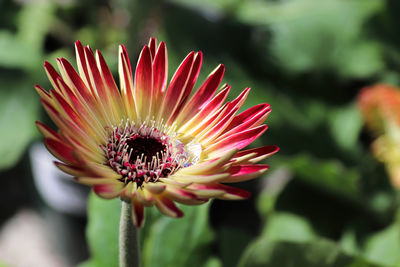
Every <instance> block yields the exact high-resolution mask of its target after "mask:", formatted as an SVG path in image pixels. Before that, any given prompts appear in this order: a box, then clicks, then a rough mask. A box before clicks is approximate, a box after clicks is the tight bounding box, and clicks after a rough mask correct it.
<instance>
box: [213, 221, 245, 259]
mask: <svg viewBox="0 0 400 267" xmlns="http://www.w3.org/2000/svg"><path fill="white" fill-rule="evenodd" d="M217 234H218V235H217V237H218V238H217V240H218V244H219V250H220V255H221V260H222V262H223V266H235V265H236V263H237V262H238V261H239V259H240V255H241V254H242V253H243V251H244V250H245V248H246V245H247V244H248V243H249V242H250V241H251V239H252V235H251V234H250V233H249V231H248V230H245V229H241V228H238V227H232V226H228V225H227V226H223V227H221V228H220V230H219V231H218V233H217Z"/></svg>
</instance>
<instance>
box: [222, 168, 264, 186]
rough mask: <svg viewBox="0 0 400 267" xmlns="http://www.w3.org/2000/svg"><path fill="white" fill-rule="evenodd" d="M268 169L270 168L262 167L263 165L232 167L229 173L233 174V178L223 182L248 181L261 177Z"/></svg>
mask: <svg viewBox="0 0 400 267" xmlns="http://www.w3.org/2000/svg"><path fill="white" fill-rule="evenodd" d="M268 168H269V166H268V165H262V164H260V165H254V164H250V165H237V166H232V167H231V168H229V169H228V171H227V172H228V173H230V174H231V176H230V177H229V178H228V179H226V180H224V181H223V182H227V183H234V182H242V181H247V180H250V179H253V178H256V177H257V176H259V175H261V174H262V173H264V172H265V171H267V170H268Z"/></svg>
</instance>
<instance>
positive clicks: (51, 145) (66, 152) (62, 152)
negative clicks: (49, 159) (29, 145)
mask: <svg viewBox="0 0 400 267" xmlns="http://www.w3.org/2000/svg"><path fill="white" fill-rule="evenodd" d="M44 143H45V145H46V147H47V149H48V150H49V151H50V152H51V153H52V154H53V155H54V156H55V157H56V158H58V159H59V160H61V161H64V162H67V163H71V164H76V163H77V162H76V160H75V158H74V157H73V156H72V154H73V150H72V149H71V147H70V146H68V145H66V144H64V143H61V142H59V141H57V140H54V139H50V138H46V139H45V141H44Z"/></svg>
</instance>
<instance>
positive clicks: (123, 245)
mask: <svg viewBox="0 0 400 267" xmlns="http://www.w3.org/2000/svg"><path fill="white" fill-rule="evenodd" d="M121 202H122V206H121V219H120V222H119V266H120V267H139V266H140V244H139V230H138V229H137V228H136V226H134V225H133V221H132V208H131V204H130V203H128V202H125V201H121Z"/></svg>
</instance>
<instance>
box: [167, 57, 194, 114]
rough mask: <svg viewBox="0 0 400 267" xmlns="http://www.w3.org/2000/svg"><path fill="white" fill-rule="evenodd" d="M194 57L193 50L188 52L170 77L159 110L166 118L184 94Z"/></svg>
mask: <svg viewBox="0 0 400 267" xmlns="http://www.w3.org/2000/svg"><path fill="white" fill-rule="evenodd" d="M194 57H195V52H191V53H189V55H187V56H186V58H185V59H184V60H183V61H182V63H181V65H180V66H179V68H178V69H177V70H176V72H175V74H174V76H173V77H172V79H171V82H170V84H169V86H168V89H167V92H166V95H165V99H164V101H163V107H162V111H161V116H165V119H166V120H168V118H169V117H170V116H171V114H173V112H174V111H175V109H176V108H177V106H178V105H179V103H180V100H181V98H182V96H183V95H184V94H185V90H186V85H187V84H190V83H191V82H190V81H188V79H189V77H190V73H191V71H192V67H193V62H194Z"/></svg>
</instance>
